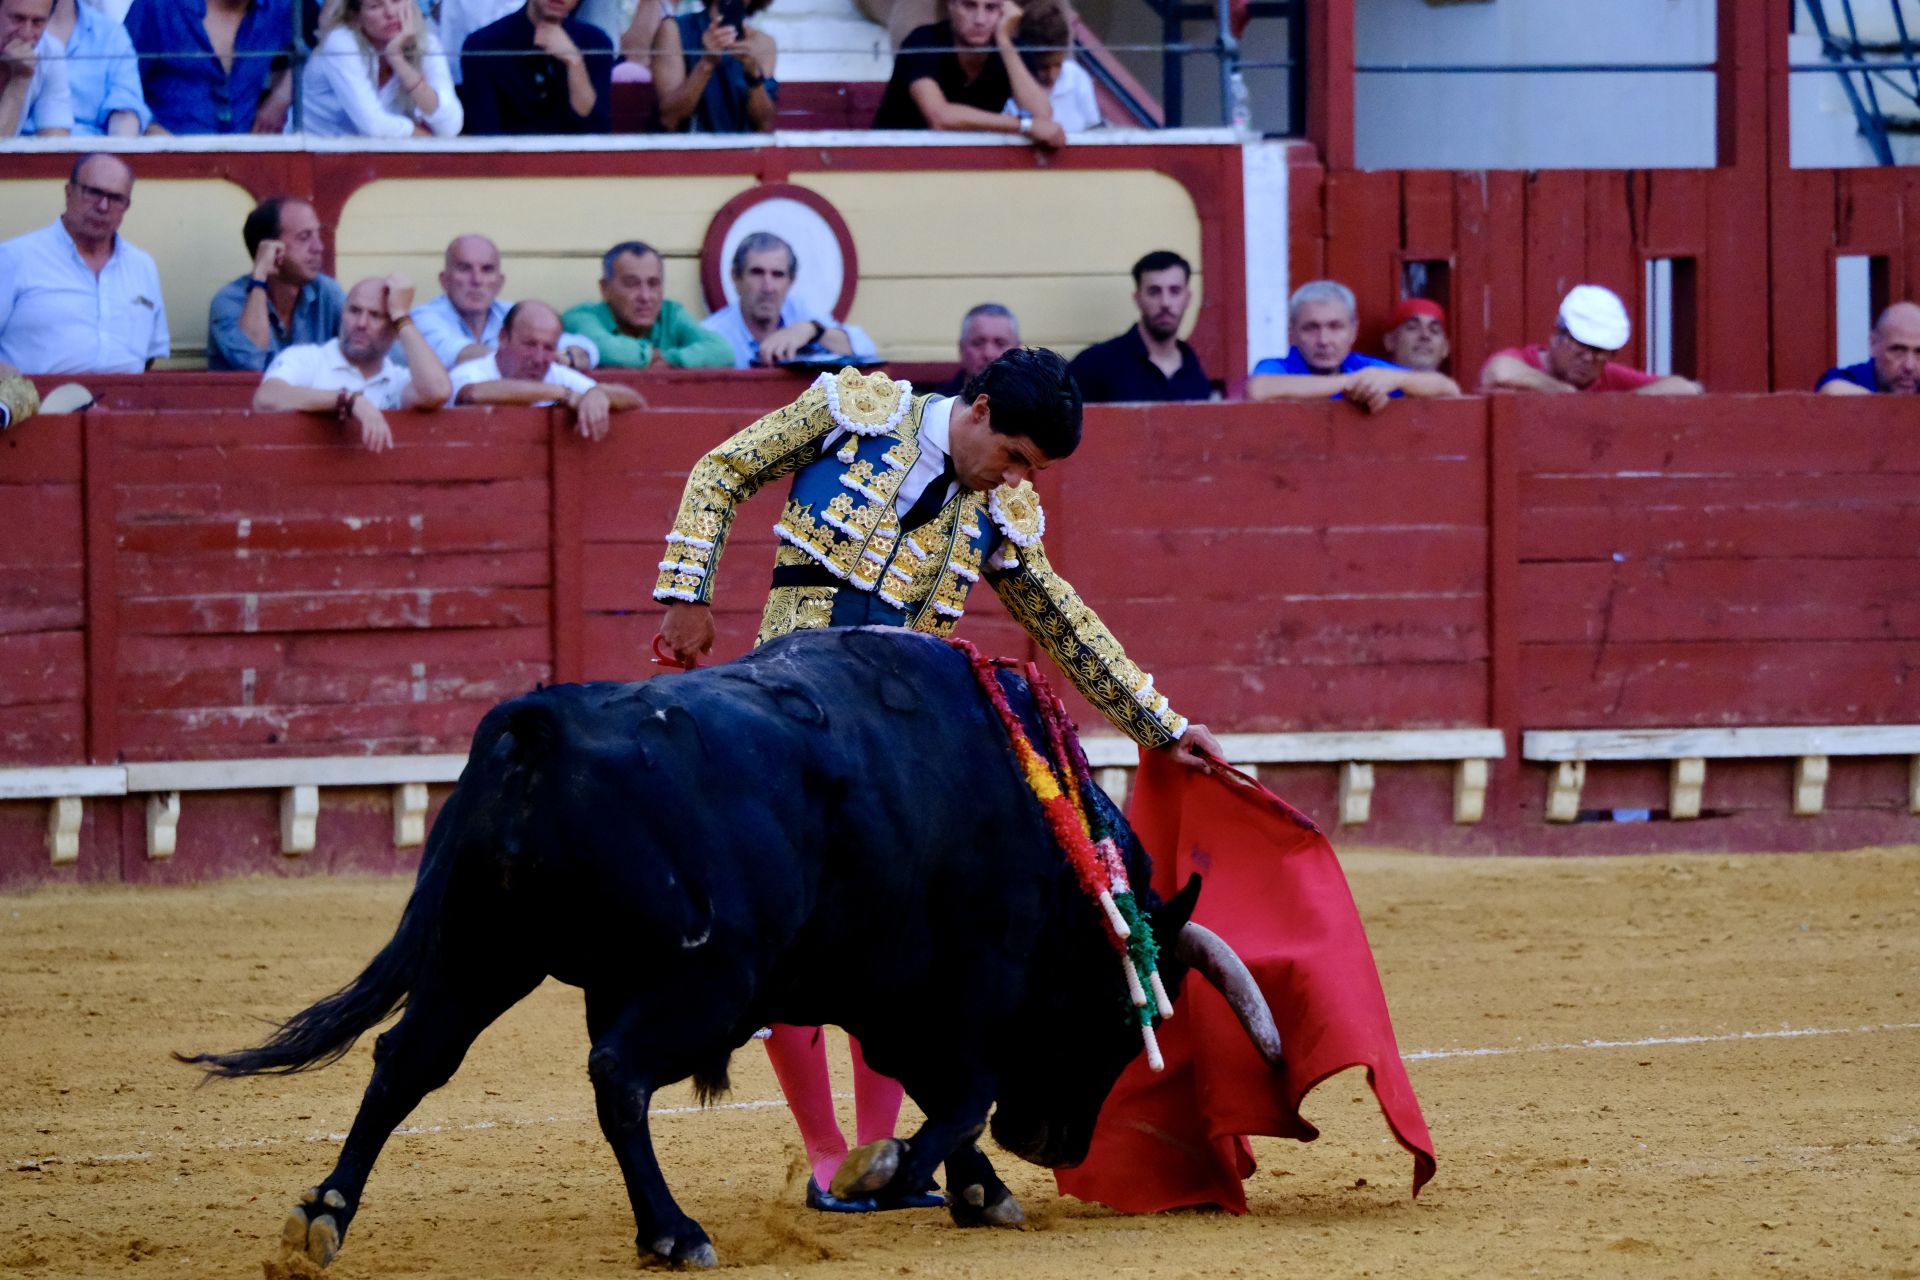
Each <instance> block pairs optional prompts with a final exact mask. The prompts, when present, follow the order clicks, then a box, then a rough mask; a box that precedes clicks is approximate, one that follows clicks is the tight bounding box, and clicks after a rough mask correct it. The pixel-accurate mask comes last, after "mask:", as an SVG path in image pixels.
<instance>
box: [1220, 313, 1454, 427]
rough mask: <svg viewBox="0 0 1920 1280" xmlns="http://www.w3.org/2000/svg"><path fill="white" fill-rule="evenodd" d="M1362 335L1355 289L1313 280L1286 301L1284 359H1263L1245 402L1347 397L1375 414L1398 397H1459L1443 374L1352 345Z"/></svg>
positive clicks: (1251, 379)
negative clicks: (1394, 361)
mask: <svg viewBox="0 0 1920 1280" xmlns="http://www.w3.org/2000/svg"><path fill="white" fill-rule="evenodd" d="M1359 334H1360V325H1359V317H1358V316H1357V314H1356V313H1355V308H1354V300H1353V290H1351V289H1349V288H1347V286H1345V285H1343V284H1341V283H1339V282H1338V281H1335V280H1311V281H1308V282H1307V283H1306V284H1303V285H1301V286H1300V287H1299V288H1298V289H1295V290H1294V291H1293V297H1292V298H1290V299H1289V300H1288V302H1287V337H1288V339H1289V340H1291V342H1292V343H1293V346H1292V348H1291V349H1290V350H1289V351H1288V352H1287V354H1286V355H1285V356H1284V357H1280V358H1274V357H1269V358H1268V359H1265V360H1262V361H1261V362H1260V363H1259V364H1257V365H1255V366H1254V367H1253V376H1252V377H1250V378H1248V379H1247V399H1249V400H1325V399H1329V398H1332V399H1336V400H1338V399H1346V400H1349V401H1352V402H1353V403H1354V404H1356V405H1359V406H1360V407H1361V408H1363V409H1365V410H1366V411H1367V412H1368V413H1378V412H1379V411H1380V410H1382V409H1384V408H1386V407H1387V406H1388V405H1389V404H1391V403H1392V402H1393V400H1394V399H1395V398H1396V397H1398V396H1402V395H1409V396H1457V395H1459V394H1460V387H1459V385H1458V384H1456V383H1455V382H1454V380H1453V379H1452V378H1449V377H1447V375H1445V374H1444V373H1431V372H1428V373H1420V372H1415V371H1414V370H1411V369H1403V368H1401V367H1400V366H1399V365H1397V364H1388V363H1387V362H1386V361H1385V360H1376V359H1374V358H1373V357H1372V356H1363V355H1360V354H1359V353H1358V352H1356V351H1354V349H1353V341H1354V339H1355V338H1356V337H1358V336H1359Z"/></svg>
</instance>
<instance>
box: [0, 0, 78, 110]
mask: <svg viewBox="0 0 1920 1280" xmlns="http://www.w3.org/2000/svg"><path fill="white" fill-rule="evenodd" d="M52 17H53V0H0V138H16V137H19V136H20V131H21V129H22V128H23V127H27V126H31V128H29V129H28V132H30V133H32V134H34V135H35V136H37V137H41V138H64V137H66V136H67V135H68V134H69V133H71V132H73V101H72V97H71V95H70V94H69V93H68V92H67V62H66V59H65V58H64V57H62V56H61V48H60V44H59V42H58V41H56V40H54V39H53V38H52V37H51V36H49V35H47V23H48V21H49V20H50V19H51V18H52Z"/></svg>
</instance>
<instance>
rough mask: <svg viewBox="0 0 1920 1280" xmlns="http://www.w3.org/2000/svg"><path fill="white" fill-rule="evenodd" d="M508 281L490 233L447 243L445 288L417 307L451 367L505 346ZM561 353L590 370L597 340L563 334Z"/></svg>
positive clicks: (418, 318)
mask: <svg viewBox="0 0 1920 1280" xmlns="http://www.w3.org/2000/svg"><path fill="white" fill-rule="evenodd" d="M506 283H507V276H506V273H505V272H504V271H503V270H502V269H501V266H500V247H499V246H498V245H496V244H494V242H493V241H491V240H489V239H487V237H485V236H483V235H477V234H475V233H472V232H469V233H467V234H466V235H460V236H455V237H454V238H453V240H452V241H451V242H450V243H449V244H448V245H447V253H446V265H445V267H444V268H443V269H442V270H441V272H440V287H441V288H442V289H443V290H445V292H444V293H442V294H441V295H440V296H439V297H437V298H435V299H434V300H433V301H432V302H423V303H421V304H420V305H419V306H417V307H415V308H414V309H413V322H414V323H415V324H417V325H419V326H420V336H421V337H423V338H425V339H426V340H427V345H428V346H430V347H432V348H433V353H434V354H435V355H437V356H439V357H440V362H441V363H442V364H444V365H446V366H447V368H449V369H451V368H454V367H455V366H457V365H461V364H465V363H466V362H467V361H469V360H477V359H479V358H480V357H482V356H488V355H492V354H493V351H494V348H495V347H497V346H499V345H500V326H501V325H502V324H504V323H505V322H506V319H507V311H508V309H509V308H511V307H512V306H513V304H512V303H510V302H502V301H501V300H500V291H501V290H502V289H503V288H505V287H506ZM558 358H559V360H560V362H561V363H562V364H564V365H566V366H568V367H569V368H573V369H591V368H593V366H594V365H596V364H598V363H599V353H598V352H597V351H596V350H595V349H594V346H593V344H592V343H591V342H589V341H587V339H585V338H582V337H580V336H578V335H577V334H566V335H563V336H562V337H561V339H560V354H559V357H558Z"/></svg>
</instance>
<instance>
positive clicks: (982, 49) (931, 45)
mask: <svg viewBox="0 0 1920 1280" xmlns="http://www.w3.org/2000/svg"><path fill="white" fill-rule="evenodd" d="M1019 16H1020V11H1019V10H1018V9H1016V8H1014V7H1013V6H1011V5H1008V4H1007V3H1006V0H947V17H946V20H945V21H943V22H935V23H932V24H931V25H928V26H924V27H917V28H915V29H914V30H913V31H912V32H911V33H909V34H908V36H907V38H906V40H904V41H903V42H902V43H901V45H900V51H899V52H898V53H897V54H896V55H895V56H894V60H893V78H892V79H890V80H888V81H887V89H886V93H885V95H884V96H882V97H881V99H880V110H879V111H878V112H876V113H875V115H874V117H873V127H874V128H876V129H961V130H971V131H973V132H976V133H1023V134H1026V135H1027V136H1028V137H1030V138H1032V139H1033V140H1034V141H1035V142H1037V143H1039V144H1040V145H1041V146H1044V147H1061V146H1065V145H1066V142H1067V133H1066V130H1064V129H1062V128H1061V127H1060V125H1059V123H1058V122H1057V121H1055V120H1054V118H1053V104H1052V103H1051V102H1050V101H1048V99H1047V91H1046V90H1045V89H1042V88H1041V87H1040V83H1039V81H1037V80H1035V79H1034V78H1033V73H1032V72H1031V71H1028V70H1027V64H1026V63H1024V62H1022V61H1021V60H1020V50H1019V49H1018V47H1017V46H1015V44H1014V42H1013V27H1014V23H1016V22H1017V21H1019ZM955 48H962V49H965V50H966V52H965V53H953V52H951V50H953V49H955ZM1009 98H1011V99H1013V100H1014V101H1015V102H1018V103H1019V104H1020V106H1021V107H1023V108H1024V109H1025V110H1026V112H1027V114H1026V115H1025V116H1011V115H1008V114H1006V113H1005V112H1004V111H1002V110H1001V108H1002V107H1003V106H1005V105H1006V102H1007V100H1008V99H1009Z"/></svg>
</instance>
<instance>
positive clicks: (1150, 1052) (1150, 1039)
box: [1140, 1026, 1167, 1071]
mask: <svg viewBox="0 0 1920 1280" xmlns="http://www.w3.org/2000/svg"><path fill="white" fill-rule="evenodd" d="M1140 1038H1141V1039H1142V1040H1144V1041H1146V1044H1147V1069H1148V1070H1149V1071H1165V1070H1166V1069H1167V1060H1166V1059H1165V1058H1163V1057H1161V1056H1160V1041H1159V1040H1158V1039H1157V1038H1155V1036H1154V1034H1153V1028H1152V1027H1148V1026H1142V1027H1141V1028H1140Z"/></svg>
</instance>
